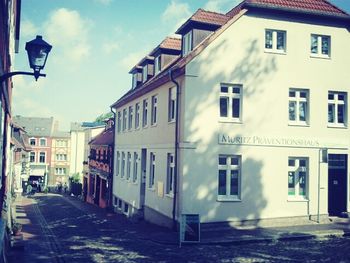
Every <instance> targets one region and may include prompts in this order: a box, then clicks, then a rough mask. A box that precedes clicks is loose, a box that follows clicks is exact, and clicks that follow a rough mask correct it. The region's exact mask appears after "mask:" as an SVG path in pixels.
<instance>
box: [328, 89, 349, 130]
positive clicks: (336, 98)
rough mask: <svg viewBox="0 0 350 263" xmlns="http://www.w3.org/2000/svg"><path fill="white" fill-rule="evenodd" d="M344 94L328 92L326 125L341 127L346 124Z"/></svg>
mask: <svg viewBox="0 0 350 263" xmlns="http://www.w3.org/2000/svg"><path fill="white" fill-rule="evenodd" d="M346 108H347V107H346V93H345V92H335V91H329V92H328V124H329V125H331V126H342V127H344V126H345V124H346V111H347V109H346Z"/></svg>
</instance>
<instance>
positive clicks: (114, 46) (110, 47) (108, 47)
mask: <svg viewBox="0 0 350 263" xmlns="http://www.w3.org/2000/svg"><path fill="white" fill-rule="evenodd" d="M102 48H103V51H104V52H105V53H107V54H111V53H113V52H114V51H117V50H119V45H118V43H116V42H106V43H104V44H103V46H102Z"/></svg>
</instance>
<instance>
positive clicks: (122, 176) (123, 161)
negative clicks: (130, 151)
mask: <svg viewBox="0 0 350 263" xmlns="http://www.w3.org/2000/svg"><path fill="white" fill-rule="evenodd" d="M124 173H125V153H124V152H122V164H121V171H120V177H121V178H124Z"/></svg>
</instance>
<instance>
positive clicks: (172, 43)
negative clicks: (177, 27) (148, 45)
mask: <svg viewBox="0 0 350 263" xmlns="http://www.w3.org/2000/svg"><path fill="white" fill-rule="evenodd" d="M159 47H160V48H164V49H173V50H181V38H174V37H167V38H166V39H164V40H163V41H162V43H160V45H159Z"/></svg>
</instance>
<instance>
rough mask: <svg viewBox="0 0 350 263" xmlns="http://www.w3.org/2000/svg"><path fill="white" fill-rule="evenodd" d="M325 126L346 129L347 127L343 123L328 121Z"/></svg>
mask: <svg viewBox="0 0 350 263" xmlns="http://www.w3.org/2000/svg"><path fill="white" fill-rule="evenodd" d="M327 128H336V129H347V128H348V127H347V126H345V125H344V124H333V123H328V125H327Z"/></svg>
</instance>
